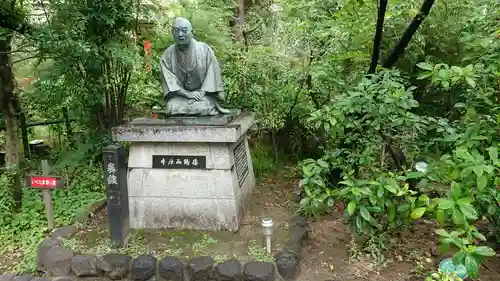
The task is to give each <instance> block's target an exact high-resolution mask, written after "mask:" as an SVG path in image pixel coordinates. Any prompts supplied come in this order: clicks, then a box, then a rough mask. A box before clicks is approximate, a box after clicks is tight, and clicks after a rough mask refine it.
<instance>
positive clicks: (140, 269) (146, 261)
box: [130, 255, 157, 281]
mask: <svg viewBox="0 0 500 281" xmlns="http://www.w3.org/2000/svg"><path fill="white" fill-rule="evenodd" d="M156 262H157V259H156V258H155V257H153V256H150V255H140V256H138V257H137V258H135V259H134V261H133V262H132V269H131V270H130V273H131V277H132V280H135V281H146V280H148V279H149V278H151V277H153V276H154V275H155V272H156Z"/></svg>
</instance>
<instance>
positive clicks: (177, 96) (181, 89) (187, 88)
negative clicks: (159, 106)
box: [160, 18, 229, 116]
mask: <svg viewBox="0 0 500 281" xmlns="http://www.w3.org/2000/svg"><path fill="white" fill-rule="evenodd" d="M192 30H193V28H192V26H191V23H190V22H189V21H188V20H187V19H185V18H177V19H176V20H175V21H174V24H173V26H172V35H173V37H174V39H175V41H176V43H175V44H174V45H172V46H170V47H169V48H168V49H167V50H165V52H164V53H163V55H162V56H161V59H160V72H161V82H162V87H163V94H164V97H165V104H166V114H167V115H168V116H174V115H188V116H189V115H191V116H194V115H197V116H207V115H218V114H227V113H229V110H227V109H225V108H222V107H221V106H220V105H219V103H218V100H222V99H223V98H224V88H223V87H224V84H223V82H222V77H221V73H220V67H219V63H218V62H217V59H216V58H215V55H214V52H213V51H212V49H211V48H210V47H209V46H208V45H207V44H205V43H203V42H198V41H196V40H195V39H193V35H192Z"/></svg>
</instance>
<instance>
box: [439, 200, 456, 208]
mask: <svg viewBox="0 0 500 281" xmlns="http://www.w3.org/2000/svg"><path fill="white" fill-rule="evenodd" d="M453 206H455V202H454V201H453V200H450V199H444V198H442V199H439V206H438V208H439V209H442V210H448V209H450V208H453Z"/></svg>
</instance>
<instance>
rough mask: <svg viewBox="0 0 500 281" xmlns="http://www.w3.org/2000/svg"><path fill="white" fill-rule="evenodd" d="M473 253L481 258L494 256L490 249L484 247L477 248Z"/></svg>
mask: <svg viewBox="0 0 500 281" xmlns="http://www.w3.org/2000/svg"><path fill="white" fill-rule="evenodd" d="M475 252H476V254H478V255H480V256H483V257H493V256H495V255H496V253H495V251H494V250H493V249H492V248H490V247H486V246H479V247H477V248H476V251H475Z"/></svg>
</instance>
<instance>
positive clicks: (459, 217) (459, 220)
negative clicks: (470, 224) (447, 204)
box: [451, 209, 465, 225]
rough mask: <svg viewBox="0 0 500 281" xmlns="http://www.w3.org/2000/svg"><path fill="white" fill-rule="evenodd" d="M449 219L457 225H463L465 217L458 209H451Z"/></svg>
mask: <svg viewBox="0 0 500 281" xmlns="http://www.w3.org/2000/svg"><path fill="white" fill-rule="evenodd" d="M451 219H452V220H453V223H455V224H457V225H464V224H465V217H464V215H463V214H462V212H460V211H459V210H458V209H453V213H452V214H451Z"/></svg>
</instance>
